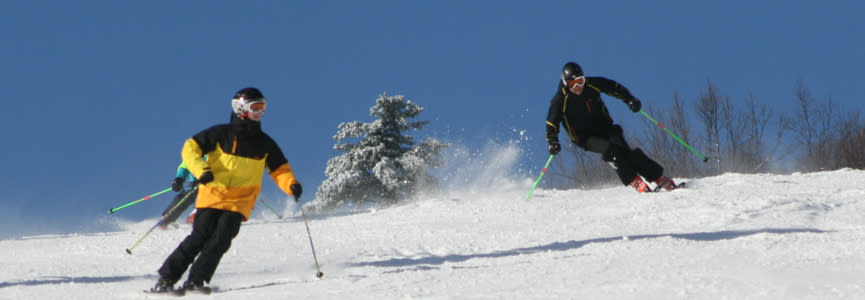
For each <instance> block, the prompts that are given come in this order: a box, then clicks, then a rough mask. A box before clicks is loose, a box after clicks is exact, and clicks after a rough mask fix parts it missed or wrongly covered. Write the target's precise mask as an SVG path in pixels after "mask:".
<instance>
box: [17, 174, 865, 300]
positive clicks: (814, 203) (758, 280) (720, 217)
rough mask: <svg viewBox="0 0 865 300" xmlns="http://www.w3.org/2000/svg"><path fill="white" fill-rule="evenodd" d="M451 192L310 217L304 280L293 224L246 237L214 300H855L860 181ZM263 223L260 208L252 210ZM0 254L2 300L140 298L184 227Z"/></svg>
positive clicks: (34, 240) (763, 179) (301, 241)
mask: <svg viewBox="0 0 865 300" xmlns="http://www.w3.org/2000/svg"><path fill="white" fill-rule="evenodd" d="M529 187H530V182H520V183H514V184H507V183H504V184H498V185H497V186H496V187H495V188H478V189H476V190H465V191H454V192H452V193H451V194H450V195H449V196H446V197H433V198H428V199H425V200H420V201H417V202H413V203H409V204H406V205H402V206H399V207H393V208H388V209H380V210H366V211H362V212H358V213H353V214H342V215H334V216H327V217H323V216H316V217H314V218H312V219H310V222H309V226H310V228H311V230H312V238H313V241H314V243H315V249H316V251H317V254H318V258H319V261H320V262H321V269H322V271H323V272H324V277H323V278H322V279H316V278H315V276H314V274H315V266H314V262H313V257H312V253H311V251H310V244H309V240H308V238H307V234H306V228H305V227H304V223H303V219H302V218H301V217H300V215H299V214H298V215H293V216H288V217H287V218H286V219H282V220H276V219H270V220H266V219H260V218H259V219H255V220H252V221H250V222H249V223H246V224H245V225H244V226H243V227H242V228H241V232H240V235H239V236H238V237H237V238H236V239H235V241H234V244H233V246H232V247H231V250H229V252H228V253H227V254H226V255H225V257H224V258H223V260H222V263H221V264H220V266H219V269H218V270H217V272H216V275H215V276H214V278H213V281H212V283H211V284H212V285H213V286H216V287H217V288H218V289H219V290H220V291H222V292H220V293H215V294H212V295H210V296H202V295H187V296H186V297H191V298H205V297H209V298H212V299H256V300H260V299H863V297H865V202H863V200H865V171H861V170H840V171H833V172H821V173H809V174H793V175H740V174H726V175H722V176H718V177H711V178H703V179H697V180H691V181H689V182H688V188H687V189H684V190H677V191H673V192H663V193H656V194H643V195H640V194H636V193H635V192H634V191H633V190H632V189H630V188H626V187H611V188H606V189H599V190H570V191H551V190H539V191H537V192H536V193H535V196H534V197H533V198H532V199H531V200H530V201H529V202H524V201H523V200H522V199H523V197H525V194H526V193H527V192H528V189H529ZM259 209H261V208H259ZM155 222H156V220H155V219H154V220H147V221H144V222H140V223H135V224H127V225H126V228H127V229H126V230H124V231H120V232H105V233H97V234H86V235H85V234H72V235H62V236H33V237H26V238H20V239H10V240H2V241H0V259H2V262H0V265H2V268H0V299H161V298H167V297H166V296H154V295H148V294H144V293H142V290H144V289H147V288H149V287H150V286H152V285H153V284H154V283H155V281H156V278H157V277H156V273H155V271H156V269H157V268H158V267H159V265H160V264H161V262H162V260H163V259H164V258H165V257H166V256H167V255H168V253H169V252H170V251H171V250H172V249H173V248H174V247H175V246H176V245H177V244H178V243H179V242H180V240H181V239H182V238H183V237H184V236H185V235H186V234H188V231H189V227H188V225H184V226H182V227H180V228H178V229H171V230H167V231H162V230H157V231H155V232H154V233H153V234H152V235H151V236H149V237H148V238H147V239H146V240H145V241H144V242H143V243H142V244H141V245H140V246H139V247H137V248H135V249H134V255H128V254H126V253H125V251H124V249H126V248H128V247H130V246H131V245H132V244H133V243H135V241H136V240H138V238H139V237H141V235H142V234H143V233H144V232H145V231H146V230H147V229H149V228H150V226H152V224H153V223H155Z"/></svg>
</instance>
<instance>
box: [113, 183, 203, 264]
mask: <svg viewBox="0 0 865 300" xmlns="http://www.w3.org/2000/svg"><path fill="white" fill-rule="evenodd" d="M197 189H198V185H196V186H195V187H194V188H193V189H192V191H189V193H187V194H186V196H183V199H180V201H177V204H175V205H174V206H172V207H171V209H169V210H168V212H166V213H165V214H164V215H162V218H159V221H156V224H153V227H150V230H147V232H146V233H144V236H142V237H141V238H140V239H138V241H136V242H135V244H133V245H132V247H129V248H126V253H128V254H129V255H132V249H135V247H138V244H141V242H142V241H144V239H145V238H147V236H148V235H150V233H151V232H153V230H154V229H156V227H157V226H159V224H162V222H164V221H165V216H167V215H170V214H171V213H172V212H173V211H174V210H175V209H177V207H179V206H180V204H181V203H183V202H184V201H186V199H187V198H189V195H192V194H193V192H194V191H195V190H197Z"/></svg>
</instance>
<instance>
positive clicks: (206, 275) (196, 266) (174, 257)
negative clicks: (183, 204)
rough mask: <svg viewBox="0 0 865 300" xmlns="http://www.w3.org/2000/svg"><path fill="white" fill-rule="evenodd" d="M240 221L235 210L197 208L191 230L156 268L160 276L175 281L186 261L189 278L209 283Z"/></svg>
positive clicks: (235, 233) (182, 270)
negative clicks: (160, 265) (190, 265)
mask: <svg viewBox="0 0 865 300" xmlns="http://www.w3.org/2000/svg"><path fill="white" fill-rule="evenodd" d="M242 221H243V215H242V214H240V213H237V212H232V211H225V210H219V209H213V208H204V209H199V210H198V212H196V213H195V222H193V223H192V233H191V234H189V236H187V237H186V239H184V240H183V242H181V243H180V245H179V246H177V249H174V252H172V253H171V255H169V256H168V258H166V259H165V262H164V263H162V267H161V268H159V277H160V279H163V280H168V281H170V282H177V281H178V280H179V279H180V277H181V276H183V273H184V272H186V268H187V267H189V264H192V268H191V269H190V270H189V281H191V282H196V283H199V282H201V283H203V282H208V283H209V282H210V279H211V278H212V277H213V273H214V272H215V271H216V266H217V265H219V260H220V259H222V255H223V254H225V252H226V251H228V248H230V247H231V240H232V239H234V237H235V236H237V233H238V232H239V231H240V222H242ZM196 256H198V258H197V259H196ZM193 260H194V261H195V263H193Z"/></svg>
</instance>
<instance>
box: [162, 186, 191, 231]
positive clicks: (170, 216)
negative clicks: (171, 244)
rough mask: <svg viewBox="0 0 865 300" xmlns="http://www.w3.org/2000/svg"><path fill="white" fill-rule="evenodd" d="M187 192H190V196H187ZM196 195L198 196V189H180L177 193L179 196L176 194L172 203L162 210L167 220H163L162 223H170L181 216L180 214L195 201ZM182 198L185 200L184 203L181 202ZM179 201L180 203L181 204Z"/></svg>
mask: <svg viewBox="0 0 865 300" xmlns="http://www.w3.org/2000/svg"><path fill="white" fill-rule="evenodd" d="M190 193H191V194H190ZM187 194H189V196H186V195H187ZM196 196H198V189H195V190H193V191H189V190H183V191H180V193H177V196H174V200H173V201H171V204H169V205H168V207H166V208H165V210H164V211H162V216H163V217H165V220H164V221H162V225H168V224H171V223H174V221H177V218H179V217H180V215H182V214H183V212H184V211H186V209H187V208H189V206H191V205H192V204H193V203H195V197H196ZM184 197H186V199H184ZM180 200H183V203H180ZM177 203H180V205H178V204H177ZM175 206H177V207H175ZM172 208H174V210H171V209H172Z"/></svg>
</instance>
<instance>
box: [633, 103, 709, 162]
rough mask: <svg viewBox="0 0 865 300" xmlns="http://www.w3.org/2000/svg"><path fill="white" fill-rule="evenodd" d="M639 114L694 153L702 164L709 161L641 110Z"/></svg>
mask: <svg viewBox="0 0 865 300" xmlns="http://www.w3.org/2000/svg"><path fill="white" fill-rule="evenodd" d="M640 113H641V114H643V115H644V116H646V118H649V120H651V121H652V123H655V125H658V127H661V129H663V130H664V131H666V132H667V134H669V135H670V136H672V137H673V138H674V139H676V140H677V141H679V143H680V144H682V145H683V146H685V147H687V148H688V150H691V152H694V154H696V155H697V156H698V157H700V159H701V160H703V162H707V161H709V159H708V158H706V157H705V156H703V154H700V152H698V151H697V150H694V148H691V145H688V143H685V141H683V140H682V139H680V138H679V137H678V136H676V135H675V134H673V132H672V131H670V130H669V129H667V128H666V127H664V125H662V124H661V123H658V121H656V120H655V119H654V118H652V117H651V116H649V114H647V113H646V112H644V111H643V110H642V109H641V110H640Z"/></svg>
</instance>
